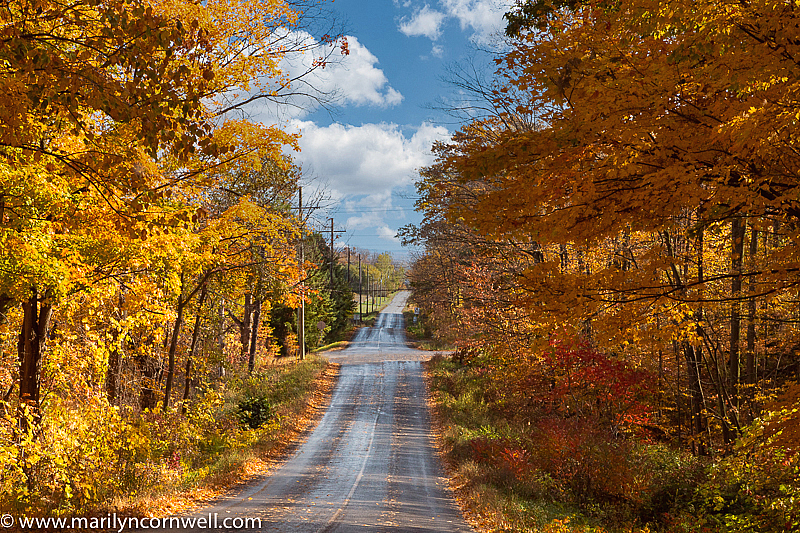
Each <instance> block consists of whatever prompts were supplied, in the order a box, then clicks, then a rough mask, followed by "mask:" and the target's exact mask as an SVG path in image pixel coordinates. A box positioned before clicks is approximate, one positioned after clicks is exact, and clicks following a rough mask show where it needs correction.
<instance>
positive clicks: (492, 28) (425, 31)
mask: <svg viewBox="0 0 800 533" xmlns="http://www.w3.org/2000/svg"><path fill="white" fill-rule="evenodd" d="M513 5H514V2H513V0H439V9H431V8H430V6H428V5H427V4H426V5H425V6H424V7H422V8H419V7H417V8H416V10H415V11H414V13H413V15H412V16H411V17H410V18H408V17H403V18H401V19H400V27H399V29H400V31H401V32H403V33H404V34H405V35H408V36H409V37H412V36H413V37H418V36H421V37H427V38H429V39H430V40H432V41H435V40H437V39H438V38H439V37H440V36H441V31H442V27H443V25H444V24H445V23H446V21H447V20H455V21H457V22H458V24H459V25H460V27H461V30H462V31H469V32H470V33H471V34H472V38H473V39H475V40H477V41H479V42H490V41H492V40H494V38H495V36H496V35H498V34H499V33H501V32H502V30H503V28H504V27H505V21H504V20H503V15H504V14H505V13H506V12H507V11H509V10H510V9H511V8H512V7H513ZM403 7H410V6H409V5H408V4H407V3H404V4H403Z"/></svg>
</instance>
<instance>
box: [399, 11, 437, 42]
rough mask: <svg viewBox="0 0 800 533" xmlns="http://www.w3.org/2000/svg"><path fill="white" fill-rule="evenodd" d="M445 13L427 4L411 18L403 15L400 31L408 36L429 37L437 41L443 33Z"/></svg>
mask: <svg viewBox="0 0 800 533" xmlns="http://www.w3.org/2000/svg"><path fill="white" fill-rule="evenodd" d="M444 19H445V14H444V13H442V12H440V11H436V10H434V9H431V8H430V6H428V5H427V4H426V5H425V6H424V7H423V8H422V9H419V10H417V11H416V12H415V13H414V15H413V16H412V17H411V18H410V19H409V18H407V17H403V18H402V19H401V20H400V31H401V32H403V33H404V34H405V35H407V36H408V37H427V38H428V39H430V40H432V41H435V40H436V39H438V38H439V36H440V35H441V34H442V23H443V22H444Z"/></svg>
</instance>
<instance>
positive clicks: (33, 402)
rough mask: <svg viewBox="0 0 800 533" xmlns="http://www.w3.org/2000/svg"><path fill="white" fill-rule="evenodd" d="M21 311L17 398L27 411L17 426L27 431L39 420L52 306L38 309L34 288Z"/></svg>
mask: <svg viewBox="0 0 800 533" xmlns="http://www.w3.org/2000/svg"><path fill="white" fill-rule="evenodd" d="M22 309H23V319H22V330H21V332H20V336H19V342H18V344H17V352H18V355H19V399H20V404H24V405H26V406H27V407H28V411H27V413H26V412H24V411H23V412H21V413H20V416H19V423H20V428H21V429H22V430H23V431H27V430H28V429H29V428H30V427H31V426H32V425H36V424H38V423H39V421H40V420H41V417H42V415H41V410H40V403H39V393H40V385H41V381H40V378H41V363H42V355H43V353H44V345H45V342H46V340H47V329H48V327H49V326H50V318H51V317H52V315H53V307H52V305H50V304H45V303H42V304H41V307H40V306H39V295H38V292H37V291H36V289H34V290H33V294H32V295H31V297H30V298H28V300H27V301H26V302H24V303H23V304H22Z"/></svg>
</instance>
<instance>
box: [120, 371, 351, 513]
mask: <svg viewBox="0 0 800 533" xmlns="http://www.w3.org/2000/svg"><path fill="white" fill-rule="evenodd" d="M338 374H339V365H338V364H335V363H329V362H327V363H326V364H325V366H324V367H323V368H322V369H321V370H320V371H319V372H317V373H316V376H315V377H314V378H313V381H312V382H311V384H310V390H309V393H308V394H307V395H305V396H303V397H301V398H298V399H296V400H295V401H293V402H291V403H288V404H285V405H282V406H281V408H280V410H279V415H280V420H281V424H280V427H279V428H278V429H277V431H274V432H270V433H267V434H265V435H264V436H263V437H262V438H261V439H260V440H259V441H258V442H257V443H256V444H255V445H254V446H253V447H251V448H245V449H241V450H235V451H233V452H230V453H227V454H225V456H224V457H221V458H220V459H219V461H218V462H217V463H216V464H215V465H214V469H213V470H214V471H213V473H212V474H210V475H209V476H207V477H206V478H204V479H203V480H202V481H201V482H200V483H199V484H198V485H197V486H193V487H189V488H187V489H184V490H172V491H166V492H163V493H161V494H157V495H144V496H140V497H137V498H135V499H128V500H118V501H116V502H114V503H113V504H112V506H111V508H110V509H108V511H109V512H116V513H118V514H119V515H126V516H161V517H163V516H171V515H177V514H181V513H186V512H188V511H191V510H194V509H197V508H200V507H202V506H203V505H204V504H206V503H207V502H208V501H210V500H212V499H214V498H216V497H218V496H220V495H222V494H224V493H226V492H228V491H231V490H236V489H237V488H239V487H243V486H245V485H247V484H248V483H250V482H252V481H253V480H255V479H257V478H259V477H263V476H267V475H269V474H270V473H271V472H272V471H273V470H274V469H275V468H276V466H277V465H278V464H279V460H280V459H282V458H283V457H285V456H286V455H287V454H289V453H291V452H292V451H293V450H294V449H295V448H296V447H297V446H298V445H299V444H300V443H301V442H302V441H303V440H304V438H305V436H306V435H308V433H310V431H311V430H313V428H314V426H316V424H317V422H319V420H320V419H321V417H322V415H323V414H324V412H325V409H326V408H327V406H328V403H329V402H330V398H331V393H332V391H333V388H334V386H335V385H336V380H337V378H338Z"/></svg>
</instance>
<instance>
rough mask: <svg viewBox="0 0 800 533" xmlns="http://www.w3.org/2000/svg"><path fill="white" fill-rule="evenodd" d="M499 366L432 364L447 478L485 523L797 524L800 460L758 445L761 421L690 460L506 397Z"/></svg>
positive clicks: (552, 526) (484, 526) (587, 526)
mask: <svg viewBox="0 0 800 533" xmlns="http://www.w3.org/2000/svg"><path fill="white" fill-rule="evenodd" d="M504 372H508V369H501V368H498V367H497V366H496V365H493V364H492V363H491V362H490V361H489V360H486V359H484V360H481V359H480V358H474V359H471V360H468V361H463V360H462V361H459V360H458V358H457V357H451V356H443V355H437V356H435V357H434V358H433V359H432V360H431V361H430V363H428V376H429V384H430V388H431V396H432V400H433V403H434V410H435V413H436V416H435V418H436V421H437V427H438V433H439V436H440V443H441V447H442V449H443V452H444V457H445V461H446V463H447V465H448V470H449V474H450V478H451V483H452V485H453V487H454V488H455V489H456V491H457V493H458V495H459V499H460V500H461V501H462V504H463V505H464V506H465V507H466V508H467V510H468V514H470V515H472V516H473V518H474V519H475V521H476V522H477V523H478V524H479V527H480V528H481V530H482V531H490V532H498V533H499V532H504V533H505V532H509V533H510V532H515V533H577V532H580V533H623V532H624V533H634V532H636V533H645V532H648V533H649V532H664V533H667V532H669V533H690V532H704V533H717V532H720V533H721V532H745V531H746V532H757V531H758V532H783V531H798V530H800V523H798V518H800V502H799V501H798V498H797V496H798V491H800V476H798V474H800V468H799V467H800V463H799V462H798V459H797V456H796V455H787V454H786V453H785V452H784V451H781V450H779V449H774V448H770V447H768V446H763V445H756V442H759V439H758V438H757V437H760V436H761V434H760V433H761V431H762V429H763V425H755V426H754V427H751V428H749V429H748V431H747V432H746V433H745V435H744V437H742V439H741V440H740V441H739V442H738V443H737V444H736V446H735V448H734V449H733V450H732V451H731V452H730V453H729V454H727V455H726V456H724V457H720V458H718V459H716V460H713V459H711V458H709V457H696V456H694V455H693V454H691V453H689V452H688V451H686V450H685V449H682V448H679V447H676V446H675V445H674V443H669V442H663V441H659V440H658V439H653V438H651V437H649V436H647V435H645V434H644V433H642V432H638V433H637V432H635V431H628V432H620V431H619V428H616V429H612V428H610V427H609V426H608V425H605V424H604V423H603V420H602V419H601V418H598V417H595V416H591V415H590V416H581V415H578V416H573V417H570V418H564V417H561V416H557V415H555V413H554V412H553V411H552V410H549V409H548V408H546V407H542V406H541V405H538V406H535V405H533V404H535V403H536V402H534V401H532V396H533V394H531V395H525V394H518V393H517V394H511V393H510V392H511V391H510V390H509V389H510V387H509V386H508V383H509V382H508V381H507V380H503V379H500V378H501V377H502V376H503V375H506V376H507V374H504Z"/></svg>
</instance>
